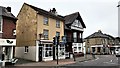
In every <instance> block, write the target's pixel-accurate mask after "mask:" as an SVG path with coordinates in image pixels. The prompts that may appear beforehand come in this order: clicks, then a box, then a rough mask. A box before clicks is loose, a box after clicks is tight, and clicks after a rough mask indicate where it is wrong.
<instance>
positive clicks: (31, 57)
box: [15, 46, 36, 61]
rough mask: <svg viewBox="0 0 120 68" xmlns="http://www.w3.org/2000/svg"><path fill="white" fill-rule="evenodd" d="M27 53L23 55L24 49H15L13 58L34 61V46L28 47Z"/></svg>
mask: <svg viewBox="0 0 120 68" xmlns="http://www.w3.org/2000/svg"><path fill="white" fill-rule="evenodd" d="M28 49H29V51H28V53H25V52H24V51H25V47H16V48H15V57H17V58H23V59H28V60H32V61H36V46H29V47H28Z"/></svg>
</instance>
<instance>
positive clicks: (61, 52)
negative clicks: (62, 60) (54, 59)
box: [59, 45, 65, 56]
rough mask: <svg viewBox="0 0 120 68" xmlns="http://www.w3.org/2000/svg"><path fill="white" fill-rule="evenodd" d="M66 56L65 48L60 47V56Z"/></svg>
mask: <svg viewBox="0 0 120 68" xmlns="http://www.w3.org/2000/svg"><path fill="white" fill-rule="evenodd" d="M64 54H65V46H64V45H60V51H59V56H63V55H64Z"/></svg>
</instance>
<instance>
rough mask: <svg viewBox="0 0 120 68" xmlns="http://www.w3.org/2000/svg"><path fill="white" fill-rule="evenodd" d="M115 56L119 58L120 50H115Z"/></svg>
mask: <svg viewBox="0 0 120 68" xmlns="http://www.w3.org/2000/svg"><path fill="white" fill-rule="evenodd" d="M115 55H116V57H120V49H116V50H115Z"/></svg>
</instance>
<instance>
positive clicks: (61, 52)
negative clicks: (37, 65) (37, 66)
mask: <svg viewBox="0 0 120 68" xmlns="http://www.w3.org/2000/svg"><path fill="white" fill-rule="evenodd" d="M38 44H39V46H38V55H39V57H38V58H39V61H51V60H56V59H57V46H56V45H53V42H52V41H49V40H48V41H46V40H41V41H40V43H38ZM58 59H65V45H62V44H60V45H58Z"/></svg>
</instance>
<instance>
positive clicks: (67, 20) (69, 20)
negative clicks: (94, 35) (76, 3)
mask: <svg viewBox="0 0 120 68" xmlns="http://www.w3.org/2000/svg"><path fill="white" fill-rule="evenodd" d="M64 18H65V29H70V28H69V25H71V24H72V23H73V22H74V20H75V19H76V18H78V19H79V20H80V22H81V24H82V26H83V28H86V26H85V24H84V22H83V20H82V18H81V16H80V14H79V12H75V13H72V14H70V15H66V16H64ZM67 25H68V26H67Z"/></svg>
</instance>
